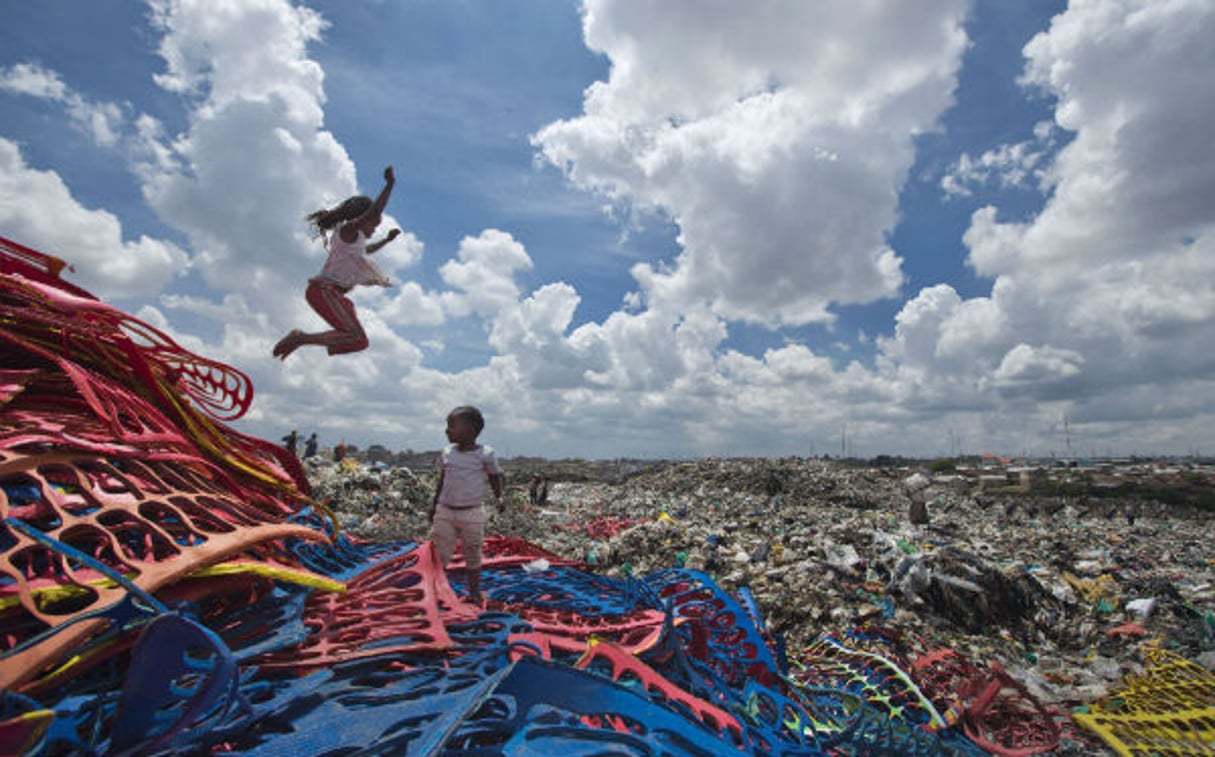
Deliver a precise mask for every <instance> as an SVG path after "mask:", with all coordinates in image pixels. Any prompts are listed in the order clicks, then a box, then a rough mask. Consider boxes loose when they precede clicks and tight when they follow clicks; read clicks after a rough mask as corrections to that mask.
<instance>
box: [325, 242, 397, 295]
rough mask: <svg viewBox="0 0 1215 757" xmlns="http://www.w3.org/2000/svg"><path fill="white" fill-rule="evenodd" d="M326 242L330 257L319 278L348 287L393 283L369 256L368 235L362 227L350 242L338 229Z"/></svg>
mask: <svg viewBox="0 0 1215 757" xmlns="http://www.w3.org/2000/svg"><path fill="white" fill-rule="evenodd" d="M325 243H326V246H328V247H329V257H328V258H327V259H326V260H325V267H324V268H322V269H321V273H320V275H319V276H317V278H318V279H325V280H327V281H332V282H333V283H335V284H338V285H339V286H343V287H346V288H347V289H349V288H351V287H356V286H359V285H363V286H384V287H386V286H388V285H389V284H390V283H391V282H389V281H388V277H387V276H385V275H384V274H383V273H382V272H381V271H380V269H379V268H377V267H376V264H375V263H372V262H371V259H370V258H368V257H367V235H366V234H364V233H363V231H362V230H361V229H360V230H359V235H358V237H356V238H355V240H354V241H353V242H351V243H349V244H347V243H346V241H345V240H344V239H342V235H341V233H340V232H339V231H337V230H335V231H334V232H333V233H332V234H330V235H329V237H328V239H326V240H325Z"/></svg>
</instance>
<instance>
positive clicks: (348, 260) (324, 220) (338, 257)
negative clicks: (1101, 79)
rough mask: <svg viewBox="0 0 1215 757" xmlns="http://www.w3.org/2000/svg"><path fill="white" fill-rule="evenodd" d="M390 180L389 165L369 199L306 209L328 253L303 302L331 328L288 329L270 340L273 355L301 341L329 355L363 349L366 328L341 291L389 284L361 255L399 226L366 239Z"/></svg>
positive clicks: (356, 198)
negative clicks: (311, 330) (310, 331)
mask: <svg viewBox="0 0 1215 757" xmlns="http://www.w3.org/2000/svg"><path fill="white" fill-rule="evenodd" d="M394 184H396V177H395V176H393V173H392V166H388V167H387V168H385V169H384V188H383V189H382V190H380V194H379V196H378V197H376V198H375V200H374V201H372V199H371V198H370V197H367V196H365V195H356V196H354V197H351V198H350V199H348V200H346V201H345V202H343V203H342V204H341V205H338V206H337V207H335V208H329V209H327V210H324V209H323V210H318V211H316V212H315V213H310V214H309V215H308V216H307V218H308V221H309V222H310V223H312V224H313V225H315V226H316V228H317V230H318V231H319V232H320V234H321V236H322V237H323V238H324V239H325V246H326V248H328V250H329V257H328V258H327V259H326V260H325V266H324V268H322V269H321V272H320V274H319V275H318V276H317V277H316V278H313V279H309V280H308V290H307V292H306V293H305V294H304V296H305V298H307V300H308V304H309V305H311V306H312V309H313V310H315V311H316V312H317V315H319V316H320V317H321V318H324V319H325V322H326V323H328V324H329V325H330V326H332V327H333V328H332V329H331V330H330V331H321V332H318V333H315V334H308V333H305V332H303V331H301V330H299V329H293V330H292V331H291V332H289V333H288V334H287V335H286V336H285V337H283V338H282V339H280V340H279V341H278V344H276V345H274V356H275V357H277V358H278V359H280V360H286V359H287V356H288V355H290V354H291V353H292V352H295V351H296V350H297V349H299V348H300V347H302V346H304V345H305V344H315V345H318V346H322V347H324V348H325V349H327V350H328V351H329V354H330V355H341V354H345V353H348V352H358V351H360V350H365V349H367V333H366V332H364V331H363V324H361V323H359V317H358V315H357V314H356V313H355V310H354V303H353V302H351V301H350V298H349V297H347V296H346V295H347V293H348V292H350V290H351V289H353V288H355V287H356V286H360V285H361V286H389V281H388V278H387V277H385V276H384V274H383V273H381V272H380V269H379V268H377V267H376V265H375V263H373V262H371V260H370V259H369V258H368V257H367V256H368V255H371V254H372V253H375V252H378V251H379V250H380V248H382V247H383V246H384V245H386V244H388V243H389V242H391V241H392V240H394V239H396V238H397V236H398V235H399V234H400V233H401V230H400V229H393V230H392V231H390V232H388V234H387V235H386V236H385V237H384V238H383V239H381V240H379V241H378V242H369V240H370V239H371V235H372V234H373V233H375V230H376V227H377V226H379V225H380V219H381V215H382V214H383V212H384V206H385V205H386V204H387V203H388V195H389V194H391V193H392V187H393V185H394Z"/></svg>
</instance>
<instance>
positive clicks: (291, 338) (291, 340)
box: [273, 329, 304, 360]
mask: <svg viewBox="0 0 1215 757" xmlns="http://www.w3.org/2000/svg"><path fill="white" fill-rule="evenodd" d="M303 335H304V332H302V331H300V330H299V329H292V330H291V331H288V332H287V336H285V337H283V338H282V339H280V340H278V344H276V345H274V353H273V354H274V356H275V357H276V358H278V359H279V360H286V359H287V356H288V355H290V354H291V353H292V352H295V351H296V349H298V348H299V346H300V337H302V336H303Z"/></svg>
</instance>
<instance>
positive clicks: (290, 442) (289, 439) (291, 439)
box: [283, 429, 300, 455]
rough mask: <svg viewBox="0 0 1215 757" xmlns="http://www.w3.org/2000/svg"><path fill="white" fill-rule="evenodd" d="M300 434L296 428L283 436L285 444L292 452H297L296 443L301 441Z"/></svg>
mask: <svg viewBox="0 0 1215 757" xmlns="http://www.w3.org/2000/svg"><path fill="white" fill-rule="evenodd" d="M299 438H300V435H299V433H298V432H296V430H295V429H291V433H290V434H287V435H286V436H284V437H283V446H284V447H286V448H287V451H288V452H290V453H291V454H293V455H294V454H295V445H296V443H297V442H298V441H299Z"/></svg>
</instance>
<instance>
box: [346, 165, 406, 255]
mask: <svg viewBox="0 0 1215 757" xmlns="http://www.w3.org/2000/svg"><path fill="white" fill-rule="evenodd" d="M396 183H397V177H396V175H395V174H393V172H392V166H388V167H387V168H385V169H384V188H383V189H381V190H380V194H379V195H377V196H376V198H375V201H374V202H372V203H371V207H370V208H368V209H367V210H366V211H364V213H363V215H361V216H359V217H358V218H356V219H354V220H353V221H350V222H349V223H346V224H343V225H342V228H341V231H339V232H338V233H340V234H341V235H342V239H344V240H346V241H347V242H353V241H354V240H355V238H356V232H358V231H360V230H361V231H362V232H363V233H364V234H365V235H367V236H371V235H372V234H373V233H374V232H375V228H376V227H377V226H379V225H380V216H382V215H383V214H384V206H385V205H387V204H388V195H390V194H392V188H393V187H394V186H395V185H396Z"/></svg>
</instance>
